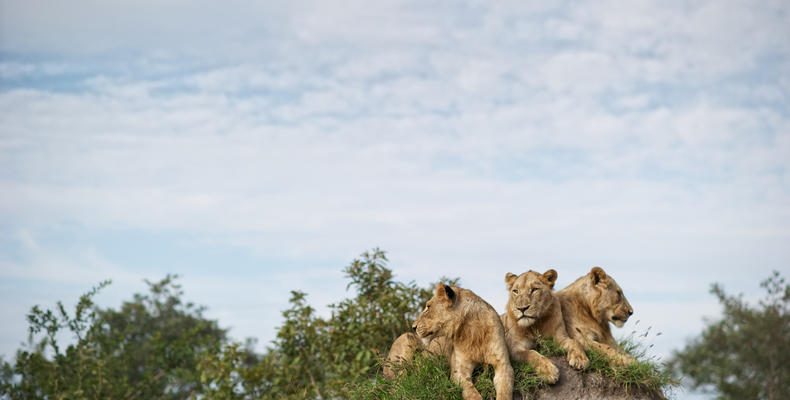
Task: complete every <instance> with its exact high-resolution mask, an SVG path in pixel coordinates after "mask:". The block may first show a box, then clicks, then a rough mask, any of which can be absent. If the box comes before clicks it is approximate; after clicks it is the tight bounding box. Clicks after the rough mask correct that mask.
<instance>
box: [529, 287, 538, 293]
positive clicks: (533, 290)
mask: <svg viewBox="0 0 790 400" xmlns="http://www.w3.org/2000/svg"><path fill="white" fill-rule="evenodd" d="M536 290H538V288H536V287H534V288H532V290H530V291H529V294H532V293H535V291H536Z"/></svg>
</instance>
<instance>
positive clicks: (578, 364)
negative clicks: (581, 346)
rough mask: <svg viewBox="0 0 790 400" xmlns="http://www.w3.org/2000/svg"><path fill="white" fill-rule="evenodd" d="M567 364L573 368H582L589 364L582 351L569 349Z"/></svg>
mask: <svg viewBox="0 0 790 400" xmlns="http://www.w3.org/2000/svg"><path fill="white" fill-rule="evenodd" d="M568 364H570V365H571V367H573V368H574V369H578V370H583V369H586V368H587V367H589V366H590V359H589V358H587V355H586V354H584V352H583V351H581V352H580V351H569V352H568Z"/></svg>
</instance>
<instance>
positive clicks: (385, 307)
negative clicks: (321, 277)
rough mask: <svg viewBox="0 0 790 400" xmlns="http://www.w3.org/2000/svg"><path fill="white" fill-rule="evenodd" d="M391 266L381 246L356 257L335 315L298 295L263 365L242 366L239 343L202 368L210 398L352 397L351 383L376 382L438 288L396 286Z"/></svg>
mask: <svg viewBox="0 0 790 400" xmlns="http://www.w3.org/2000/svg"><path fill="white" fill-rule="evenodd" d="M387 262H388V260H387V257H386V254H385V253H384V252H383V251H381V250H379V249H373V250H371V251H369V252H365V253H363V254H362V255H361V256H360V257H359V258H357V259H354V260H353V261H352V262H351V263H350V264H349V265H348V266H347V267H346V268H345V269H344V270H343V272H345V274H346V277H347V278H348V279H349V281H350V282H349V284H348V286H347V289H353V290H354V296H352V297H350V298H347V299H345V300H343V301H340V302H338V303H334V304H330V305H329V308H330V310H332V313H331V316H330V317H329V318H321V317H319V316H318V315H317V314H316V311H315V309H314V308H313V307H311V306H310V305H309V304H308V303H307V297H306V296H307V294H306V293H304V292H300V291H292V292H291V299H290V304H291V306H290V307H289V308H288V309H286V310H285V311H283V320H284V322H283V324H282V326H281V327H280V329H279V330H278V332H277V339H276V340H275V341H274V342H273V343H272V345H273V346H272V348H270V349H268V351H267V352H266V354H265V355H264V356H263V357H262V358H260V360H258V361H257V363H254V364H252V365H244V363H243V358H244V354H243V353H242V352H239V348H240V347H239V346H240V344H235V345H230V346H227V347H225V348H224V349H223V351H222V352H221V353H220V354H217V355H210V356H209V357H207V358H205V359H204V361H203V362H201V363H200V365H199V368H200V370H201V371H202V372H201V377H202V379H203V380H204V382H206V383H207V387H206V390H207V391H206V392H205V393H206V398H209V399H221V400H231V399H232V400H236V399H239V400H241V399H245V400H246V399H261V398H263V399H305V398H315V399H320V398H324V399H328V398H346V397H347V396H346V394H347V393H346V391H347V389H348V387H349V384H356V383H359V382H362V381H365V380H368V379H372V378H373V377H374V376H375V375H376V366H377V363H378V360H379V357H381V356H383V355H386V351H387V350H388V349H389V347H390V345H391V344H392V342H393V340H395V338H397V337H398V336H399V335H400V334H402V333H404V332H407V331H409V330H410V329H411V324H412V322H413V321H414V319H415V318H416V317H417V314H418V313H419V311H420V310H421V309H422V305H423V304H424V303H425V302H426V301H427V300H428V299H429V298H430V297H431V295H432V294H433V291H432V288H433V287H435V286H436V285H435V284H432V285H429V286H428V287H427V288H420V287H418V286H417V285H416V284H415V283H414V282H410V283H402V282H397V281H395V280H394V276H393V274H392V270H390V269H388V268H387ZM443 281H444V282H447V283H448V284H456V283H457V281H458V279H446V278H443Z"/></svg>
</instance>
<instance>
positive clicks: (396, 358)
mask: <svg viewBox="0 0 790 400" xmlns="http://www.w3.org/2000/svg"><path fill="white" fill-rule="evenodd" d="M426 350H427V351H429V352H431V353H433V354H436V355H440V356H444V357H447V356H448V355H449V354H450V351H451V350H452V344H451V343H449V342H448V341H447V339H446V338H444V337H437V338H434V339H433V340H430V341H429V343H427V345H426V343H425V341H422V340H420V339H419V338H418V337H417V335H415V334H413V333H404V334H403V335H400V336H398V338H397V339H395V341H394V342H393V343H392V347H390V351H389V353H388V354H387V361H385V362H384V367H383V369H382V374H383V375H384V377H385V378H388V379H393V378H395V376H396V373H395V369H394V368H393V366H394V365H395V364H399V363H403V362H406V361H409V360H411V359H412V358H414V353H416V352H418V351H426ZM400 372H403V371H400Z"/></svg>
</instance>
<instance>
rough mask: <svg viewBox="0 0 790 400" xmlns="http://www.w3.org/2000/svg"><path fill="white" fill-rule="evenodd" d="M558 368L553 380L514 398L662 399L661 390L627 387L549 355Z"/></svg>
mask: <svg viewBox="0 0 790 400" xmlns="http://www.w3.org/2000/svg"><path fill="white" fill-rule="evenodd" d="M552 361H553V362H554V364H555V365H556V366H557V368H559V370H560V379H559V381H557V383H556V384H554V385H551V386H548V387H546V388H543V389H541V390H539V391H537V392H536V393H532V394H530V395H528V396H525V397H523V398H522V397H521V395H520V394H519V393H516V394H515V395H514V396H513V399H514V400H626V399H628V400H664V399H665V398H664V396H662V395H661V394H660V393H654V392H649V391H647V390H645V389H644V388H640V387H634V386H630V387H628V388H627V389H626V388H625V387H624V386H623V385H622V384H621V383H619V382H616V381H615V380H613V379H612V378H609V377H606V376H603V375H601V374H600V373H598V372H591V371H585V372H579V371H576V370H574V369H573V368H571V367H570V366H569V365H568V362H567V361H566V360H565V358H564V357H555V358H552Z"/></svg>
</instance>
